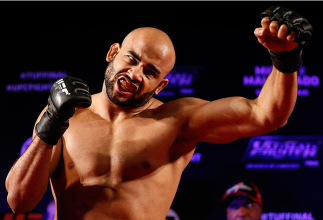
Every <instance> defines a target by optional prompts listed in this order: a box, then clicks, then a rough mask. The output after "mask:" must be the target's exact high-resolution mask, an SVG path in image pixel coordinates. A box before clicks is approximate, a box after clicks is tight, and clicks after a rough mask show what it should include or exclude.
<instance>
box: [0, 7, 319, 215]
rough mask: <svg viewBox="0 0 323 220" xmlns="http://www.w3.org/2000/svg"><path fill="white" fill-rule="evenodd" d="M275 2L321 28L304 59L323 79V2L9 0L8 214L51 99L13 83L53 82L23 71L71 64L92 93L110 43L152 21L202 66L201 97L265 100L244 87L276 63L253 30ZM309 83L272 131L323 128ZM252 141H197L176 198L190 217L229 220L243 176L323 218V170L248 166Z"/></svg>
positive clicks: (289, 208)
mask: <svg viewBox="0 0 323 220" xmlns="http://www.w3.org/2000/svg"><path fill="white" fill-rule="evenodd" d="M273 3H274V4H278V5H283V6H286V7H289V8H291V9H294V10H295V11H297V12H298V13H300V14H302V15H303V16H304V17H306V18H308V20H309V22H310V23H311V24H312V25H313V28H314V35H313V37H312V39H311V41H310V43H309V44H308V46H307V47H306V49H305V50H304V66H305V67H306V74H307V75H310V76H312V75H316V76H318V77H319V79H320V77H321V72H322V55H321V53H322V52H321V51H322V49H323V46H322V40H321V39H323V32H322V24H321V21H322V19H321V15H320V13H321V10H320V5H321V4H320V2H308V1H307V2H263V1H261V2H252V1H251V2H240V1H238V2H233V1H229V2H182V1H179V2H173V1H169V2H168V1H165V2H163V1H161V2H158V1H157V2H145V1H143V2H131V1H130V2H125V1H121V2H74V1H71V2H15V1H14V2H1V3H0V8H1V15H0V16H1V19H0V62H1V66H0V68H1V69H0V71H1V78H2V79H1V80H0V83H1V84H0V85H1V86H0V91H1V92H0V97H1V99H0V100H1V103H2V104H1V117H2V120H1V121H2V128H1V131H2V132H1V133H0V135H1V140H2V144H1V153H0V155H1V160H0V161H1V168H0V180H1V181H2V183H3V185H2V186H3V187H2V188H0V213H11V210H10V208H9V206H8V205H7V202H6V196H7V192H6V190H5V187H4V181H5V178H6V175H7V173H8V171H9V169H10V167H11V166H12V164H13V163H14V161H15V160H16V159H17V158H18V157H19V153H20V149H21V146H22V145H23V143H24V142H25V141H26V140H27V139H28V138H29V137H30V136H31V134H32V129H33V126H34V122H35V120H36V118H37V117H38V115H39V113H40V111H41V110H42V109H43V108H44V107H45V105H46V101H47V97H48V91H43V92H35V91H29V92H24V91H18V92H13V91H8V84H10V85H14V84H19V83H48V82H53V80H50V79H37V80H33V79H22V78H21V74H22V73H27V72H33V73H35V72H40V71H43V72H44V71H47V72H50V71H52V72H56V73H57V72H59V71H63V72H66V73H67V75H71V76H78V77H80V78H82V79H83V80H84V81H85V82H87V83H88V85H89V87H90V91H91V93H93V94H94V93H97V92H100V90H101V87H102V83H103V74H104V71H105V68H106V66H107V63H106V61H105V56H106V54H107V52H108V50H109V48H110V45H111V44H113V43H115V42H119V43H121V42H122V40H123V38H124V37H125V36H126V35H127V34H128V33H129V32H130V31H131V30H133V29H134V28H137V27H142V26H152V27H157V28H160V29H162V30H164V31H165V32H166V33H168V34H169V36H170V37H171V39H172V40H173V43H174V45H175V50H176V53H177V61H176V66H175V68H178V69H180V67H184V69H185V68H186V70H187V69H192V70H195V69H197V70H198V71H197V72H198V73H197V74H195V75H194V80H193V82H192V84H191V88H193V89H194V94H193V95H194V96H196V97H199V98H202V99H206V100H214V99H219V98H223V97H228V96H244V97H246V98H255V97H256V95H255V89H256V87H253V86H243V77H244V76H246V75H248V76H250V75H253V76H255V73H254V71H255V66H270V65H271V60H270V57H269V55H268V51H267V50H266V49H265V48H263V47H262V46H261V45H260V44H259V43H258V41H257V39H256V37H255V36H254V34H253V31H254V29H255V28H256V27H258V26H260V17H259V15H260V13H261V12H262V11H264V10H265V9H267V8H268V7H269V6H271V5H272V4H273ZM259 88H260V87H259ZM301 88H305V89H307V91H309V94H308V95H307V96H304V95H303V96H302V95H300V96H299V97H298V101H297V104H296V108H295V110H294V112H293V113H292V115H291V117H290V120H289V121H288V124H287V125H286V126H284V127H283V128H280V129H278V130H277V131H274V132H272V133H270V134H268V135H277V136H284V135H295V136H304V135H307V136H309V135H312V136H318V135H322V134H323V131H322V128H321V122H322V121H323V120H322V115H321V111H322V104H321V96H322V95H323V90H322V86H321V85H317V86H307V87H306V86H304V87H301ZM183 96H185V95H183V94H175V96H173V97H159V99H161V100H162V101H169V100H171V99H175V98H180V97H183ZM157 98H158V97H157ZM249 140H250V138H244V139H241V140H238V141H235V142H232V143H228V144H208V143H200V144H199V145H198V146H197V149H196V152H197V153H201V155H202V157H201V160H200V162H192V163H190V164H189V165H188V167H187V169H186V170H185V171H184V173H183V176H182V181H181V183H180V185H179V189H178V193H177V194H176V197H175V200H174V202H173V205H172V209H173V210H175V211H176V212H177V214H178V215H179V217H180V219H181V220H189V219H192V220H193V219H201V220H203V219H224V209H223V207H222V206H221V203H220V200H221V196H222V194H223V192H224V190H225V189H226V188H227V187H229V186H230V185H231V184H234V183H236V182H238V181H241V180H252V181H254V182H255V183H256V184H257V185H258V186H259V189H260V191H261V192H262V195H263V200H264V212H265V213H271V212H273V213H282V212H284V213H286V212H291V213H311V214H312V216H313V218H315V219H321V218H322V216H323V211H322V209H321V207H320V198H321V195H322V190H321V185H322V184H323V179H322V178H321V173H322V167H321V166H315V167H301V168H299V169H279V170H278V169H261V170H258V169H257V170H255V169H252V170H248V169H245V164H244V163H243V161H242V158H243V155H244V153H245V151H246V149H247V145H248V143H249ZM316 159H317V160H319V161H320V159H321V158H320V156H317V158H316ZM50 200H51V193H50V190H48V192H47V193H46V195H45V197H44V199H43V200H42V202H41V203H40V204H39V205H38V206H37V207H36V208H35V209H34V210H33V212H42V211H43V210H44V208H45V207H46V205H47V203H48V202H49V201H50ZM268 219H269V218H268Z"/></svg>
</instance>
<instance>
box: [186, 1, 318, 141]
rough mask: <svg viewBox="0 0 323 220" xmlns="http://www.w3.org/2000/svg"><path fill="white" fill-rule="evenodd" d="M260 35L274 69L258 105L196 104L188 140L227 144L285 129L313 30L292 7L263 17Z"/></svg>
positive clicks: (231, 101) (236, 101)
mask: <svg viewBox="0 0 323 220" xmlns="http://www.w3.org/2000/svg"><path fill="white" fill-rule="evenodd" d="M262 17H263V18H262V20H261V26H262V27H260V28H257V29H256V30H255V32H254V33H255V35H256V37H257V39H258V41H259V43H261V44H262V45H263V46H264V47H265V48H267V49H268V50H269V53H270V56H271V58H272V61H273V69H272V72H271V73H270V75H269V76H268V78H267V80H266V82H265V84H264V86H263V88H262V90H261V92H260V94H259V96H258V97H257V98H256V99H254V100H249V99H245V98H242V97H231V98H224V99H220V100H216V101H213V102H206V101H201V100H196V101H195V103H194V104H193V105H192V106H194V107H192V108H191V109H190V110H189V111H187V112H188V116H187V118H188V122H187V123H186V124H185V126H184V127H183V133H182V135H183V136H185V137H187V138H189V139H191V140H192V141H196V142H213V143H224V142H230V141H234V140H236V139H239V138H242V137H249V136H255V135H260V134H264V133H268V132H271V131H273V130H276V129H277V128H280V127H282V126H284V125H285V124H286V123H287V120H288V118H289V116H290V115H291V113H292V111H293V109H294V106H295V103H296V98H297V70H298V69H299V68H300V67H301V65H302V49H303V48H304V46H305V45H306V44H307V42H308V40H309V38H310V36H311V32H312V27H311V26H310V24H309V23H308V22H307V21H306V20H305V19H303V18H302V17H301V16H300V15H298V14H297V13H295V12H292V11H290V10H288V9H286V8H279V7H278V8H277V7H271V8H269V9H268V10H267V11H265V12H264V13H262Z"/></svg>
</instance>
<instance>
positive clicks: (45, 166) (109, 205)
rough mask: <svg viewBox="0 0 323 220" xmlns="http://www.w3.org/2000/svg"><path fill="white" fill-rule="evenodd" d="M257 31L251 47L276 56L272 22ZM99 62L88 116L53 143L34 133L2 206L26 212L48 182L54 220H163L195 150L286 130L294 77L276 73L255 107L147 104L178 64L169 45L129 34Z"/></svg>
mask: <svg viewBox="0 0 323 220" xmlns="http://www.w3.org/2000/svg"><path fill="white" fill-rule="evenodd" d="M262 27H263V28H260V29H256V30H255V35H256V37H257V38H258V41H259V42H260V43H261V44H263V45H264V46H265V47H266V48H267V49H272V48H274V47H275V49H277V50H279V49H280V48H279V47H280V46H279V45H278V46H277V45H276V44H275V43H273V44H270V42H267V41H266V40H265V39H270V38H266V36H265V35H266V34H267V35H269V34H270V27H269V21H264V23H263V24H262ZM265 32H266V33H265ZM282 32H283V34H282V33H281V31H280V33H281V34H280V35H282V36H284V37H286V36H287V31H285V32H284V31H282ZM272 35H273V36H272V38H275V37H274V34H272ZM276 35H277V34H276ZM288 36H289V35H288ZM281 40H282V41H284V39H281ZM289 43H293V42H289ZM286 44H288V42H286ZM271 47H272V48H271ZM282 47H284V44H282ZM106 60H107V61H108V62H109V66H108V67H107V69H106V73H105V82H104V83H103V87H102V91H101V92H100V93H98V94H95V95H92V105H91V106H90V107H89V108H87V109H76V112H75V114H74V115H73V117H72V118H70V120H69V123H70V125H69V128H68V129H67V130H66V132H65V133H64V135H63V136H62V138H61V140H60V141H59V142H58V144H57V145H55V146H51V145H49V144H46V143H45V142H43V141H42V140H40V139H39V138H38V136H36V135H35V134H34V135H33V142H32V144H31V145H30V146H29V147H28V149H27V150H26V152H25V153H24V155H22V156H21V157H20V158H19V160H18V161H17V162H16V163H15V165H14V166H13V167H12V169H11V170H10V172H9V174H8V176H7V179H6V188H7V190H8V192H9V193H8V198H7V200H8V203H9V204H10V207H11V208H12V210H13V211H14V212H15V213H24V212H27V211H30V210H32V209H33V208H34V207H35V206H36V205H37V203H38V202H39V201H40V200H41V198H42V197H43V195H44V193H45V191H46V187H47V185H48V178H50V182H51V187H52V191H53V196H54V199H55V202H56V214H55V220H71V219H74V220H79V219H82V220H93V219H95V220H101V219H102V220H103V219H104V220H165V218H166V215H167V212H168V210H169V208H170V206H171V203H172V201H173V199H174V196H175V193H176V190H177V187H178V184H179V181H180V178H181V175H182V172H183V170H184V169H185V167H186V166H187V164H188V163H189V161H190V159H191V157H192V155H193V153H194V150H195V146H196V144H197V143H198V142H211V143H227V142H231V141H234V140H237V139H239V138H242V137H248V136H255V135H260V134H264V133H268V132H270V131H273V130H275V129H277V128H279V127H281V126H283V125H285V124H286V122H287V119H288V117H289V116H290V114H291V112H292V110H293V108H294V105H295V102H296V97H297V74H296V72H295V73H292V74H284V73H281V72H279V71H278V70H277V69H276V68H273V70H272V73H271V74H270V75H269V76H268V78H267V80H266V83H265V85H264V86H263V88H262V90H261V93H260V95H259V97H258V98H257V99H254V100H249V99H245V98H243V97H229V98H224V99H219V100H215V101H212V102H210V101H205V100H201V99H198V98H192V97H187V98H181V99H178V100H174V101H170V102H167V103H162V102H160V101H158V100H157V99H155V98H151V96H152V94H158V93H159V92H160V91H161V90H162V89H163V88H164V87H165V86H166V85H167V83H168V80H167V79H165V78H164V77H165V76H166V74H167V73H168V72H169V71H170V70H171V69H172V68H173V66H174V63H175V50H174V47H173V44H172V42H171V40H170V39H169V37H168V36H167V35H166V34H165V33H164V32H162V31H160V30H158V29H155V28H139V29H136V30H134V31H132V32H131V33H130V34H129V35H127V36H126V38H125V39H124V41H123V42H122V45H120V44H118V43H116V44H113V45H112V46H111V48H110V50H109V52H108V54H107V57H106ZM273 88H274V89H273ZM45 110H46V108H45V109H44V110H43V112H44V111H45ZM42 114H43V113H40V115H42ZM39 119H40V117H39V118H38V120H39ZM38 120H37V121H38ZM49 161H50V163H49Z"/></svg>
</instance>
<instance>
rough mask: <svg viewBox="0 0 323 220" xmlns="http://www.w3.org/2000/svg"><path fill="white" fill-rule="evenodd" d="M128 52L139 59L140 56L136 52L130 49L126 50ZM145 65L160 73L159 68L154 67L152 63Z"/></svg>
mask: <svg viewBox="0 0 323 220" xmlns="http://www.w3.org/2000/svg"><path fill="white" fill-rule="evenodd" d="M128 53H130V54H131V55H132V56H134V57H135V58H136V59H137V60H139V61H141V59H140V57H139V55H138V54H136V53H135V52H134V51H132V50H128ZM147 66H148V67H149V68H150V69H153V70H154V71H155V72H157V73H158V74H160V70H159V69H158V68H157V67H155V66H154V65H152V64H150V63H148V64H147Z"/></svg>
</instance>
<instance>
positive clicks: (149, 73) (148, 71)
mask: <svg viewBox="0 0 323 220" xmlns="http://www.w3.org/2000/svg"><path fill="white" fill-rule="evenodd" d="M145 74H146V75H148V76H152V77H155V75H156V74H155V72H154V71H152V70H145Z"/></svg>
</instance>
